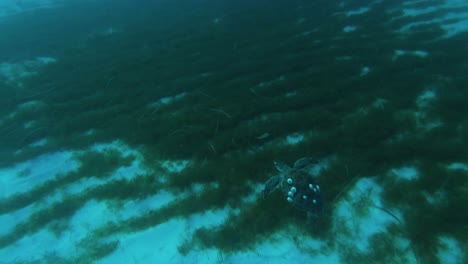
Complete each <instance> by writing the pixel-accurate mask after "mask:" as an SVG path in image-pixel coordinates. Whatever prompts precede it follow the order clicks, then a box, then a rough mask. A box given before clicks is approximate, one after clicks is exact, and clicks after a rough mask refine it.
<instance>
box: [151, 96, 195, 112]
mask: <svg viewBox="0 0 468 264" xmlns="http://www.w3.org/2000/svg"><path fill="white" fill-rule="evenodd" d="M185 96H187V93H186V92H183V93H179V94H176V95H173V96H167V97H162V98H160V99H159V100H157V101H156V102H153V103H150V104H148V105H147V107H148V108H151V109H155V110H157V109H159V108H161V107H163V106H165V105H169V104H171V103H173V102H175V101H178V100H180V99H182V98H184V97H185Z"/></svg>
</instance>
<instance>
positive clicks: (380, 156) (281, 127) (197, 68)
mask: <svg viewBox="0 0 468 264" xmlns="http://www.w3.org/2000/svg"><path fill="white" fill-rule="evenodd" d="M183 2H184V3H185V4H187V5H189V6H190V5H195V4H193V3H187V2H188V1H183ZM244 2H245V1H242V4H239V5H240V6H237V7H235V8H234V7H233V6H230V5H231V4H228V3H225V4H226V5H228V7H229V8H227V7H224V6H223V5H221V4H213V5H212V6H211V8H207V9H206V10H205V9H202V8H200V7H198V6H196V7H195V6H190V7H193V8H192V9H190V8H187V13H184V15H182V14H179V13H178V12H176V10H177V9H176V8H175V6H172V5H171V4H170V3H165V4H161V6H158V7H159V8H162V10H165V12H169V13H168V15H167V16H164V17H162V18H153V16H152V14H151V12H150V11H144V10H140V12H141V13H140V16H141V18H136V17H131V18H130V20H131V21H129V22H128V25H127V26H125V27H124V28H125V30H123V31H124V32H123V33H119V34H113V35H110V36H103V35H92V37H89V36H88V37H85V36H86V34H84V33H81V34H79V36H77V37H76V40H77V42H76V44H75V45H72V44H69V45H67V46H66V47H65V48H63V50H62V51H61V53H60V54H57V58H58V59H57V61H56V62H54V63H53V64H50V65H48V66H47V67H44V68H41V70H40V71H39V72H38V74H35V75H32V76H29V77H28V78H25V79H24V80H22V84H21V86H19V85H18V86H17V85H15V84H14V83H9V82H5V81H3V80H2V82H0V105H1V107H0V115H1V116H2V119H1V120H0V121H1V122H0V135H1V136H0V145H1V149H0V165H1V167H6V166H11V165H12V164H15V163H21V162H24V161H27V160H29V159H31V158H33V157H36V156H40V155H44V154H46V153H51V152H57V151H66V150H70V149H75V150H78V151H77V153H78V154H76V155H75V156H74V157H73V159H74V160H75V161H76V162H77V163H78V164H79V165H78V166H77V168H76V169H75V170H72V171H70V172H67V173H64V174H61V175H56V176H55V177H51V178H49V179H48V180H47V181H45V182H43V183H41V184H39V185H37V186H34V187H33V188H32V189H31V190H28V191H27V192H20V193H16V194H14V195H11V196H9V197H6V198H3V199H2V200H0V214H8V213H10V212H14V211H16V210H21V209H24V208H31V209H33V213H32V214H31V215H30V216H29V217H28V218H27V219H26V220H25V221H24V222H21V223H19V224H17V225H16V226H15V227H14V228H13V230H12V231H11V232H10V233H8V234H4V235H2V236H0V247H6V246H8V245H10V244H12V243H14V242H16V241H18V240H20V239H21V238H22V237H24V236H26V235H28V234H32V233H34V232H37V231H38V230H40V229H42V228H44V227H47V228H48V229H50V230H53V232H54V233H55V234H56V235H57V236H60V234H61V233H63V232H64V230H66V229H67V226H68V223H69V221H70V219H71V218H72V217H73V215H74V214H75V213H76V212H77V211H79V210H80V209H82V208H84V207H85V206H86V204H87V203H89V201H106V202H107V203H108V204H109V206H111V207H112V208H113V210H115V212H118V211H119V210H120V209H121V208H122V207H123V205H124V204H125V203H126V202H130V201H141V200H144V199H146V198H148V197H150V196H152V195H156V194H160V193H163V192H165V191H167V192H170V193H171V194H173V193H175V194H180V195H181V196H180V197H179V198H177V199H174V200H173V201H171V202H170V203H168V204H165V205H163V206H161V207H158V208H153V209H148V210H147V211H145V213H144V214H143V215H136V216H131V217H129V218H126V219H121V221H116V222H109V223H107V224H106V225H105V226H103V227H99V228H97V229H96V230H93V231H92V232H90V234H89V237H87V238H86V239H84V240H83V242H82V244H81V245H80V248H82V250H83V251H86V252H88V253H86V254H87V255H86V258H87V259H90V260H95V259H100V258H102V257H104V256H106V255H108V254H110V253H111V252H113V251H114V250H115V249H116V248H118V243H119V242H118V241H117V240H116V241H105V242H99V241H100V239H101V238H106V237H109V236H112V235H115V234H120V233H136V232H139V231H141V230H145V229H147V228H151V227H154V226H157V225H160V224H161V223H164V222H166V221H169V220H170V219H177V218H187V217H189V216H191V215H193V214H197V213H202V212H205V211H210V210H212V211H215V210H221V209H223V208H230V209H233V211H232V212H231V213H230V214H229V216H228V217H227V219H226V220H225V221H224V222H223V223H221V224H220V225H218V226H216V227H213V228H212V227H200V228H197V229H196V230H195V231H194V233H193V235H192V236H191V237H188V238H187V239H186V240H185V241H184V243H183V244H181V245H179V247H178V250H179V252H180V253H182V254H184V255H187V254H189V253H190V252H191V251H193V250H201V249H206V248H217V249H220V250H221V251H222V252H226V253H232V254H233V253H235V252H239V251H242V250H246V249H252V248H254V247H255V245H257V244H259V243H260V242H261V241H265V240H269V239H271V234H273V233H275V232H278V231H280V230H285V229H286V230H288V228H292V226H293V227H294V228H295V230H296V232H298V233H301V234H305V235H306V236H309V237H312V238H319V239H323V240H324V241H327V243H328V244H333V243H337V241H336V240H335V239H334V235H335V234H333V232H335V231H336V230H337V229H336V228H335V222H334V220H335V219H334V214H333V212H334V210H335V209H336V208H337V206H338V205H339V203H340V202H341V201H342V200H343V199H344V198H346V197H347V192H348V191H349V190H350V188H351V187H352V186H353V185H354V184H355V183H356V182H358V181H359V180H362V179H369V178H372V179H375V180H376V181H377V182H378V183H379V184H381V185H382V186H384V188H383V191H382V197H383V198H382V204H380V205H379V206H378V207H379V209H382V210H383V211H386V213H387V214H388V215H390V216H391V217H392V218H395V219H396V220H395V223H393V224H392V225H390V227H389V230H390V231H389V232H388V234H377V235H375V236H373V237H372V238H371V241H370V242H369V243H370V244H371V245H372V246H371V249H369V252H367V253H362V252H351V251H350V252H346V254H345V255H346V256H345V257H346V259H347V261H348V262H347V263H361V262H363V261H369V260H374V261H381V262H382V263H387V262H391V261H392V260H394V257H395V256H394V255H389V254H387V253H388V252H389V249H391V250H394V248H395V247H396V246H395V244H396V243H397V240H398V236H400V235H401V234H403V235H404V236H405V238H407V239H408V240H410V241H411V242H410V244H411V249H412V250H414V252H415V254H416V256H417V259H418V261H419V262H420V263H435V262H436V261H437V256H436V253H435V248H437V245H438V237H439V236H441V235H450V236H453V237H455V238H457V239H459V240H460V241H465V240H466V234H467V233H468V228H467V225H466V219H468V215H467V213H466V210H465V209H466V205H467V204H468V200H467V197H468V195H467V192H468V186H467V184H468V181H467V177H468V171H467V170H466V169H463V168H458V169H451V168H449V167H450V165H451V164H452V163H456V162H459V163H466V162H467V160H466V157H468V153H467V149H468V148H467V146H468V138H467V135H468V133H467V130H468V122H467V120H466V114H467V113H468V105H467V104H466V98H468V95H467V89H466V88H465V87H466V86H467V84H468V77H467V76H466V74H465V72H466V70H467V69H468V64H467V63H466V61H465V60H464V56H462V55H461V54H465V53H466V45H464V44H461V43H464V42H461V41H460V40H461V39H460V38H461V37H460V38H453V39H445V40H437V39H436V38H434V36H439V35H440V33H441V32H440V31H439V30H438V29H437V28H431V27H428V28H421V29H420V31H418V32H416V33H414V34H409V35H404V36H402V35H400V34H399V33H398V32H396V29H397V28H399V27H400V26H401V24H404V23H405V21H406V19H404V18H401V19H400V20H398V19H394V18H393V17H392V14H389V13H387V12H386V10H389V9H392V8H393V9H395V8H396V7H398V6H397V4H395V3H390V2H389V1H384V2H385V3H384V2H382V3H376V4H375V5H374V9H373V11H372V12H370V13H368V14H366V15H364V17H362V16H359V17H358V16H356V17H353V16H351V17H349V18H348V17H346V16H345V15H343V14H340V13H339V12H336V11H337V10H336V6H335V3H331V2H330V1H314V3H308V2H307V3H306V2H304V1H292V2H291V1H289V2H288V4H286V3H277V2H275V3H270V2H269V4H268V5H266V6H262V8H258V6H260V5H261V3H265V1H260V2H261V3H260V2H259V3H250V2H249V3H246V2H245V3H244ZM255 2H257V1H255ZM351 2H352V3H351V4H350V5H353V3H354V2H355V1H351ZM298 5H300V8H299V7H298ZM356 5H357V4H356ZM102 8H104V7H103V6H100V7H99V8H97V9H96V10H95V11H93V12H89V14H87V15H85V17H84V18H83V19H84V20H86V21H88V20H89V21H94V20H96V17H98V15H99V14H100V13H99V12H102V10H103V9H102ZM251 9H254V10H255V11H256V12H253V13H252V12H247V11H248V10H251ZM283 9H286V10H288V11H290V12H284V11H281V14H282V15H281V16H278V15H277V14H278V13H277V12H280V11H279V10H283ZM316 9H319V10H320V11H321V12H315V11H314V10H316ZM148 10H151V9H150V8H149V9H148ZM332 11H333V12H332ZM119 12H123V11H119ZM161 12H162V11H161ZM220 12H221V13H223V14H225V15H223V18H222V19H221V20H216V18H217V17H218V15H217V14H219V13H220ZM330 12H332V13H333V14H335V15H333V16H332V17H331V18H330V17H329V16H328V15H327V16H325V15H324V14H329V13H330ZM311 13H313V14H314V15H310V14H311ZM315 14H316V15H315ZM51 16H52V17H53V18H54V19H58V18H60V15H58V14H51ZM112 16H113V17H109V20H110V21H120V20H119V19H121V18H120V16H123V14H121V13H117V14H113V15H112ZM325 17H327V23H323V19H325ZM143 18H144V19H149V21H150V22H151V23H146V22H145V23H143V22H142V21H143V20H144V19H143ZM301 18H303V19H301ZM163 19H166V20H168V24H167V26H162V25H161V21H162V20H163ZM144 21H146V20H144ZM214 21H218V22H216V23H215V22H214ZM383 21H389V22H388V23H387V22H383ZM392 21H393V22H392ZM48 22H50V21H43V22H41V23H48ZM89 23H91V22H89ZM187 23H189V24H190V25H187ZM252 23H255V27H254V26H252ZM351 24H353V25H354V24H356V25H361V26H359V31H358V32H356V34H348V33H345V32H343V27H345V26H346V25H351ZM184 25H185V26H184ZM362 25H369V26H362ZM82 27H83V28H78V29H77V31H78V32H86V30H85V25H82ZM79 29H81V30H82V31H80V30H79ZM162 36H164V37H162ZM462 36H465V35H462ZM465 42H466V41H465ZM44 45H45V44H44ZM396 49H402V50H416V49H417V50H424V51H426V52H427V53H428V54H429V55H428V56H429V57H428V58H426V57H421V56H400V57H398V58H396V57H395V50H396ZM364 67H368V68H371V70H369V72H368V73H367V72H366V74H365V75H363V74H362V73H361V69H363V68H364ZM12 90H15V92H12ZM427 91H429V92H432V93H434V94H435V96H434V98H432V97H431V98H432V99H427V98H426V99H424V98H423V99H421V98H422V97H421V95H422V94H425V93H427ZM11 113H13V114H11ZM115 141H119V142H124V143H125V144H126V145H128V146H129V148H131V149H133V150H137V152H138V153H140V155H134V154H128V153H122V152H120V151H117V150H112V149H107V150H104V151H97V150H93V146H95V145H96V144H97V143H103V142H104V143H108V142H115ZM301 157H312V158H314V159H317V160H318V161H319V164H320V163H322V164H323V169H322V170H320V172H319V173H318V176H317V177H318V179H319V184H320V189H321V191H323V192H321V194H320V195H321V196H320V199H322V200H323V210H321V211H320V213H318V214H317V217H314V218H311V217H310V216H308V214H307V213H306V212H304V211H301V210H297V209H296V208H294V207H293V206H291V205H290V204H289V203H288V200H287V197H286V196H285V195H284V194H283V193H281V192H272V193H271V195H270V196H269V197H268V199H265V200H263V199H262V194H261V190H263V186H264V183H265V182H266V181H267V180H268V179H269V178H271V177H274V176H275V175H277V174H278V173H279V172H278V171H277V170H276V169H275V166H274V161H275V160H281V161H284V162H285V163H286V164H289V166H292V164H294V162H295V161H296V160H297V159H299V158H301ZM163 160H175V161H187V166H185V167H184V168H183V169H182V170H180V171H169V170H167V169H165V168H164V166H163V165H162V162H161V161H163ZM136 163H139V164H140V163H141V164H142V166H143V167H144V168H145V169H146V170H145V171H142V172H139V173H137V175H136V176H132V177H126V175H125V173H126V172H125V170H122V171H123V172H122V171H120V172H119V168H128V167H131V166H133V165H134V164H136ZM401 167H411V168H413V167H414V168H415V170H417V175H418V176H417V177H416V178H415V179H412V180H401V179H399V178H398V177H396V176H395V174H396V173H393V169H395V168H401ZM29 174H31V171H27V170H25V171H23V172H22V173H21V175H18V178H21V177H23V178H27V177H28V175H29ZM115 175H118V176H115ZM114 177H116V178H114ZM87 180H96V181H99V183H100V184H99V185H95V186H91V187H89V188H86V189H83V190H80V191H77V192H75V193H72V194H69V193H64V194H63V197H60V198H61V199H57V200H52V202H50V203H46V202H44V201H45V200H47V199H49V198H50V197H53V196H54V195H60V193H61V192H60V189H61V188H65V187H70V186H72V185H73V184H77V183H79V182H85V181H87ZM284 180H285V181H287V180H288V178H285V179H284ZM199 186H202V188H199ZM307 186H308V185H307ZM314 186H315V185H314ZM289 190H290V189H289ZM311 190H314V187H311ZM285 193H286V194H288V192H285ZM288 197H289V198H292V196H288ZM37 201H40V202H41V203H42V205H39V206H38V205H36V204H35V203H36V202H37ZM360 202H362V203H363V205H367V204H369V203H372V201H370V202H369V201H360ZM373 206H374V205H373ZM374 207H377V205H375V206H374ZM362 208H363V209H362V210H363V211H365V210H369V209H368V208H367V207H365V206H363V207H362ZM366 208H367V209H366ZM386 208H391V209H388V210H387V209H386ZM306 211H307V210H306ZM394 211H397V212H398V213H395V214H393V212H394ZM338 230H339V229H338ZM392 235H394V236H392ZM292 236H293V235H292ZM298 244H299V243H298ZM50 258H53V256H50Z"/></svg>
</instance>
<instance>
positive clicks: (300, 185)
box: [281, 170, 323, 213]
mask: <svg viewBox="0 0 468 264" xmlns="http://www.w3.org/2000/svg"><path fill="white" fill-rule="evenodd" d="M281 190H282V192H283V193H284V194H285V195H286V197H287V200H288V201H289V202H290V203H291V204H292V205H293V206H294V207H296V208H297V209H300V210H303V211H306V212H310V213H319V212H321V211H322V208H323V201H322V194H321V190H320V185H319V184H318V182H317V181H316V180H315V178H314V177H313V176H312V175H310V174H309V173H307V172H305V171H302V170H290V171H289V173H287V174H286V175H285V179H284V181H283V184H282V186H281Z"/></svg>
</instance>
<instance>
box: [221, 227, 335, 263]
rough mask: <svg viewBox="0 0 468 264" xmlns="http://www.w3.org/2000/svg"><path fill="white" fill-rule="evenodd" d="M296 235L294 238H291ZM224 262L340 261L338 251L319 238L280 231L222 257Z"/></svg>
mask: <svg viewBox="0 0 468 264" xmlns="http://www.w3.org/2000/svg"><path fill="white" fill-rule="evenodd" d="M293 236H294V237H296V238H293ZM224 261H225V263H330V264H333V263H341V261H340V258H339V253H338V252H337V251H335V250H331V249H329V248H328V246H327V245H326V243H325V242H324V241H321V240H317V239H313V238H310V237H305V236H302V235H298V234H296V233H293V234H291V233H289V231H288V230H286V231H280V232H278V233H276V234H273V235H272V236H270V238H268V241H266V242H262V243H260V244H258V245H257V246H255V248H252V249H251V250H247V251H242V252H238V253H235V254H233V255H230V256H226V257H225V258H224Z"/></svg>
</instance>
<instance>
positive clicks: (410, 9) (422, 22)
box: [400, 0, 468, 38]
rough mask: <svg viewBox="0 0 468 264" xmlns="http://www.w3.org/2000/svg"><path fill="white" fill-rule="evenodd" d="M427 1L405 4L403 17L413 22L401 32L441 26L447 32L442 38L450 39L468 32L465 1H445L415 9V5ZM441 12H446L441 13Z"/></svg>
mask: <svg viewBox="0 0 468 264" xmlns="http://www.w3.org/2000/svg"><path fill="white" fill-rule="evenodd" d="M424 2H426V1H406V2H405V3H403V8H402V11H403V16H402V17H405V18H408V17H409V18H411V21H414V22H409V23H407V24H405V25H404V26H402V27H401V28H400V31H401V32H411V31H413V30H417V28H418V27H419V26H439V27H441V28H442V29H444V30H445V34H444V35H443V36H441V37H443V38H450V37H453V36H455V35H457V34H459V33H462V32H466V31H468V11H466V9H467V7H468V2H467V1H464V0H445V1H440V2H438V3H428V5H425V6H424V5H420V6H421V7H415V5H413V4H418V3H424ZM441 10H446V12H445V13H441V12H440V11H441Z"/></svg>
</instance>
